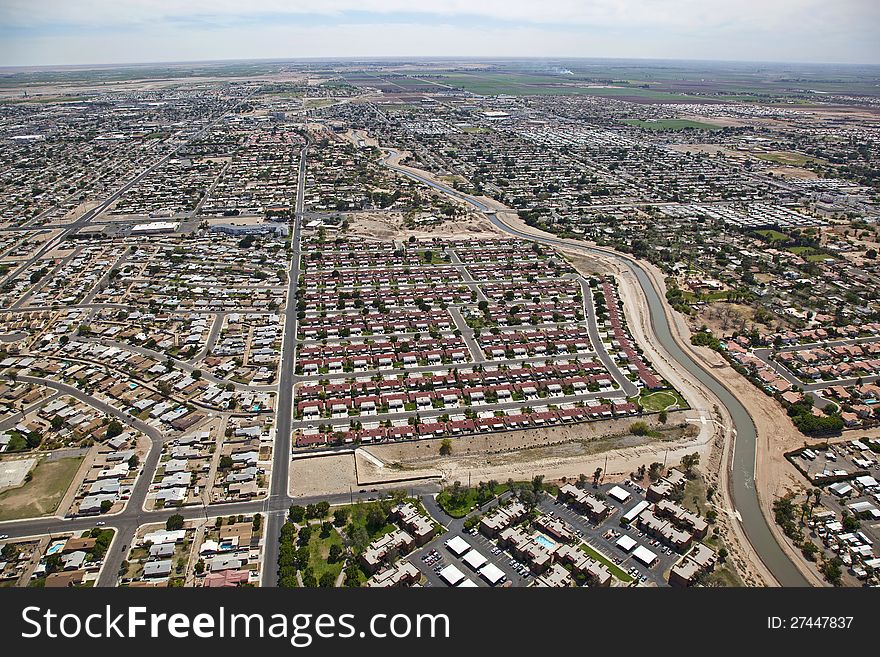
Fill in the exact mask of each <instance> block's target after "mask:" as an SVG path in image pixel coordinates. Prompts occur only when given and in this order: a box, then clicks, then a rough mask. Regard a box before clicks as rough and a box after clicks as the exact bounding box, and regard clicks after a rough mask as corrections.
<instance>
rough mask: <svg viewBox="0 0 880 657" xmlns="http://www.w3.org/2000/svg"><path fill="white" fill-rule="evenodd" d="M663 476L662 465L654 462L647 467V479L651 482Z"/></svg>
mask: <svg viewBox="0 0 880 657" xmlns="http://www.w3.org/2000/svg"><path fill="white" fill-rule="evenodd" d="M662 476H663V464H662V463H658V462H656V461H655V462H654V463H652V464H651V465H650V466H649V467H648V479H650V480H651V481H659V480H660V477H662Z"/></svg>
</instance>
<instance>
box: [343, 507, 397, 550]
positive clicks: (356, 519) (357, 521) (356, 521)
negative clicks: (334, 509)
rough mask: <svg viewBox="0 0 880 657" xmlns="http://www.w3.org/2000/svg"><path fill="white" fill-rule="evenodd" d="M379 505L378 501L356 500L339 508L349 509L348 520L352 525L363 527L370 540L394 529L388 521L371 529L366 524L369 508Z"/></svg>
mask: <svg viewBox="0 0 880 657" xmlns="http://www.w3.org/2000/svg"><path fill="white" fill-rule="evenodd" d="M376 507H379V503H378V502H358V503H357V504H353V505H345V506H343V507H341V508H343V509H348V511H349V522H350V523H351V524H353V525H359V526H361V527H363V528H364V529H365V530H366V532H367V535H368V536H369V537H370V540H371V541H372V540H373V539H374V538H376V537H377V536H383V535H384V534H387V533H389V532H392V531H394V530H395V529H396V527H395V525H393V524H392V523H390V522H386V523H385V525H383V526H382V527H377V528H375V529H374V530H373V531H370V527H369V526H368V525H367V514H368V513H369V512H370V509H373V508H376Z"/></svg>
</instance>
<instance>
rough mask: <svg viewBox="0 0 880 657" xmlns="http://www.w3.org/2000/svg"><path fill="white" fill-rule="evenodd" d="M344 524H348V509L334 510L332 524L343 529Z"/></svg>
mask: <svg viewBox="0 0 880 657" xmlns="http://www.w3.org/2000/svg"><path fill="white" fill-rule="evenodd" d="M346 522H348V509H336V510H335V511H334V512H333V524H334V525H336V526H337V527H344V526H345V523H346Z"/></svg>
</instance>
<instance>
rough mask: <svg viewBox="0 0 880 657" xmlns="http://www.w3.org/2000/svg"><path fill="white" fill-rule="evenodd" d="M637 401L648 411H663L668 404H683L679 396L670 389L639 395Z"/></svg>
mask: <svg viewBox="0 0 880 657" xmlns="http://www.w3.org/2000/svg"><path fill="white" fill-rule="evenodd" d="M639 403H640V404H641V405H642V408H644V409H645V410H646V411H648V412H649V413H651V412H659V411H665V410H666V409H667V408H668V407H670V406H676V405H678V406H684V405H685V404H684V403H683V402H682V399H681V397H679V396H678V394H676V393H674V392H672V391H665V390H660V391H658V392H652V393H650V394H648V395H644V394H643V395H642V396H641V397H639Z"/></svg>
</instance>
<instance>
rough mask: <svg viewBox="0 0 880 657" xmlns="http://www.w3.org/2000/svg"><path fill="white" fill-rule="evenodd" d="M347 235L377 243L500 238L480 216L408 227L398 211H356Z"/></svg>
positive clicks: (351, 215) (495, 230)
mask: <svg viewBox="0 0 880 657" xmlns="http://www.w3.org/2000/svg"><path fill="white" fill-rule="evenodd" d="M348 218H349V219H350V221H351V223H350V224H349V229H348V233H349V234H350V235H357V236H361V237H372V238H376V239H380V240H386V241H390V240H394V239H397V240H407V239H409V238H410V237H415V238H416V239H430V238H433V237H441V238H444V239H493V238H497V237H498V236H499V233H498V231H497V229H496V228H495V227H494V226H492V224H491V223H489V221H488V220H486V219H485V218H484V217H483V216H482V215H479V216H477V215H474V216H470V217H468V218H466V219H459V220H446V221H443V222H441V223H439V224H436V225H431V226H419V227H417V228H407V227H406V226H404V218H403V214H401V213H400V212H358V213H353V214H349V215H348Z"/></svg>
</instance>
